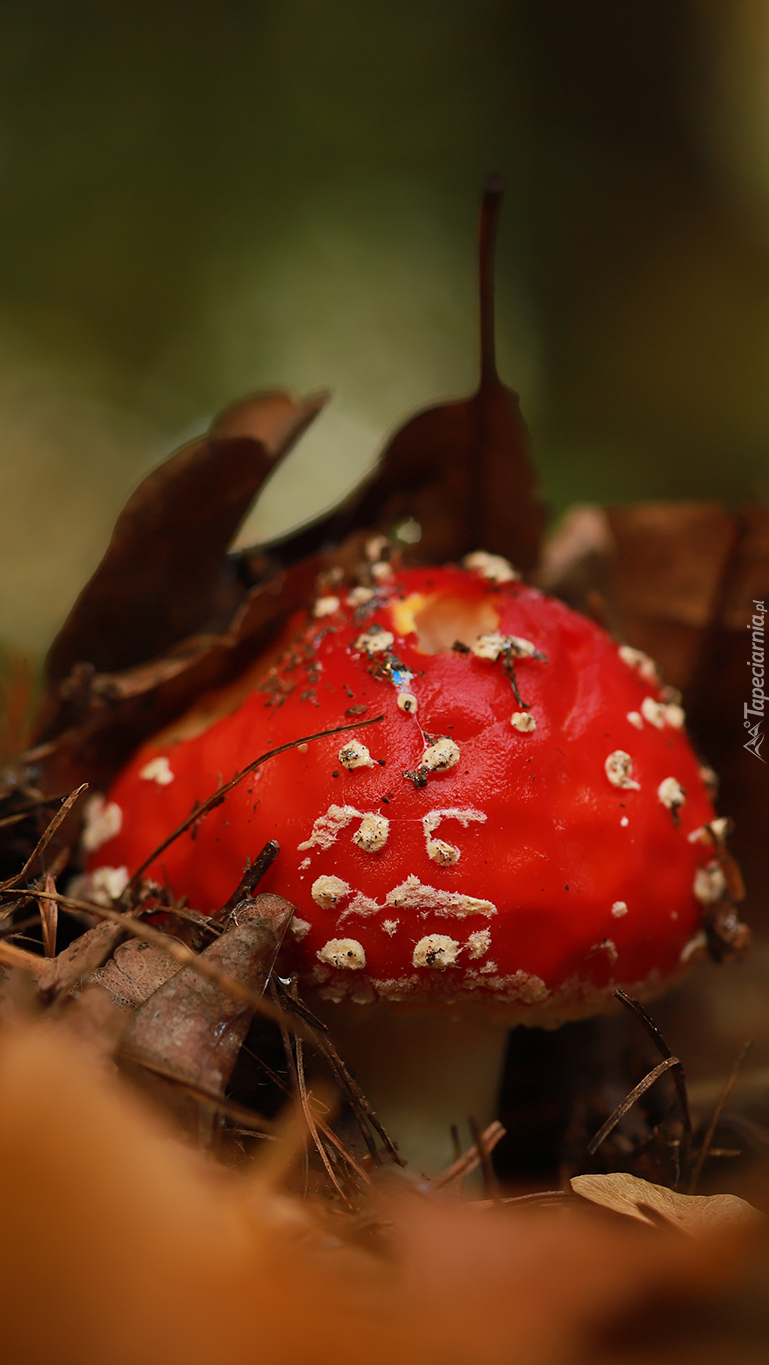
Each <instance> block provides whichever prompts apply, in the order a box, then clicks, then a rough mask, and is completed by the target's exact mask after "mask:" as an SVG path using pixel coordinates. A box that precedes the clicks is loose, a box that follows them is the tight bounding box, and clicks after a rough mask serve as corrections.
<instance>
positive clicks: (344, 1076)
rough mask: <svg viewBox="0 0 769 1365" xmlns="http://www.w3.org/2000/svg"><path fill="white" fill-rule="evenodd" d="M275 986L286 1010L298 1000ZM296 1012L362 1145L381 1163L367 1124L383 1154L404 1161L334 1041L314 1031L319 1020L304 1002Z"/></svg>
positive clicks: (326, 1033)
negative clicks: (343, 1101)
mask: <svg viewBox="0 0 769 1365" xmlns="http://www.w3.org/2000/svg"><path fill="white" fill-rule="evenodd" d="M278 989H279V991H280V994H281V996H282V999H283V1003H284V1005H285V1007H286V1008H287V1009H288V1010H294V1009H295V1008H296V1006H297V1005H298V1004H299V1003H300V1002H299V1001H297V1000H295V999H294V997H293V996H292V995H290V994H289V991H288V989H287V988H286V986H285V984H284V983H283V982H282V981H279V982H278ZM296 1012H297V1013H298V1014H299V1015H300V1017H301V1018H302V1019H303V1021H304V1024H305V1027H306V1028H307V1029H308V1031H309V1033H310V1036H311V1041H312V1043H313V1045H314V1046H315V1047H316V1048H317V1050H318V1052H319V1053H320V1054H321V1056H322V1057H325V1059H326V1061H327V1062H328V1065H329V1067H330V1069H331V1072H332V1074H333V1076H334V1078H335V1080H336V1081H337V1083H338V1084H339V1086H340V1087H341V1089H342V1090H343V1092H344V1093H345V1095H346V1096H347V1099H348V1101H349V1103H350V1106H351V1108H352V1110H353V1113H354V1114H355V1117H356V1119H357V1121H358V1126H359V1128H360V1130H361V1133H362V1135H363V1138H364V1140H365V1143H366V1146H367V1147H368V1149H369V1152H370V1154H371V1156H372V1157H373V1158H374V1160H375V1161H376V1162H377V1163H381V1159H382V1158H381V1155H380V1153H379V1150H378V1148H377V1146H376V1143H375V1142H373V1140H372V1138H371V1134H370V1133H369V1131H368V1125H369V1124H370V1125H371V1127H372V1128H373V1129H374V1132H375V1133H377V1134H378V1136H379V1137H380V1138H381V1139H382V1142H383V1143H384V1146H385V1148H386V1150H387V1154H388V1156H389V1157H390V1159H391V1160H392V1161H394V1162H396V1164H397V1165H398V1166H403V1165H405V1162H404V1161H402V1160H401V1158H400V1157H399V1156H398V1149H397V1147H396V1146H395V1143H394V1142H393V1141H392V1139H391V1138H390V1137H389V1135H388V1134H387V1132H386V1131H385V1129H384V1128H383V1127H382V1124H381V1123H380V1122H379V1119H378V1118H377V1116H376V1114H375V1113H374V1111H373V1109H372V1108H371V1105H370V1104H369V1102H368V1100H367V1099H366V1096H365V1095H364V1094H363V1091H362V1090H361V1088H360V1086H359V1085H358V1082H357V1081H356V1080H355V1078H354V1077H353V1076H351V1075H350V1072H349V1071H348V1070H347V1067H346V1066H345V1064H344V1062H343V1061H342V1058H341V1057H340V1056H339V1053H338V1052H337V1050H336V1048H335V1047H334V1044H333V1043H332V1041H331V1038H330V1036H329V1034H328V1031H327V1030H326V1032H325V1033H322V1034H318V1033H316V1032H315V1028H316V1027H317V1026H318V1025H319V1024H320V1021H319V1020H316V1019H314V1017H313V1015H312V1014H311V1013H310V1011H309V1010H308V1009H307V1007H306V1005H305V1006H302V1007H301V1008H300V1009H298V1010H297V1011H296ZM320 1027H321V1028H324V1027H325V1026H324V1025H323V1024H320Z"/></svg>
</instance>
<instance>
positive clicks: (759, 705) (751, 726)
mask: <svg viewBox="0 0 769 1365" xmlns="http://www.w3.org/2000/svg"><path fill="white" fill-rule="evenodd" d="M753 606H754V607H755V612H754V613H753V616H752V618H751V620H750V621H749V622H748V630H749V631H750V641H751V652H750V658H749V659H748V668H750V669H752V675H751V693H750V701H749V702H745V703H744V705H743V724H744V726H745V729H746V730H747V731H748V734H749V735H750V738H749V739H748V741H747V743H745V744H743V746H742V747H743V749H747V750H748V752H749V753H751V754H754V755H755V757H756V758H760V759H761V762H762V763H766V759H765V758H762V757H761V745H762V744H763V742H764V732H763V729H762V726H763V724H764V717H765V714H766V710H765V708H766V693H765V692H764V680H765V674H764V618H765V616H766V607H765V606H764V603H763V602H757V601H756V600H755V599H754V600H753Z"/></svg>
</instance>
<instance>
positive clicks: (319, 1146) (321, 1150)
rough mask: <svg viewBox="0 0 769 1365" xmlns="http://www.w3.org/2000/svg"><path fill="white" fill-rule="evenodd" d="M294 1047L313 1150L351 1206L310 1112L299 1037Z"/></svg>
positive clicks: (300, 1090)
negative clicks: (313, 1145)
mask: <svg viewBox="0 0 769 1365" xmlns="http://www.w3.org/2000/svg"><path fill="white" fill-rule="evenodd" d="M294 1047H295V1049H296V1075H297V1080H298V1082H299V1102H300V1104H301V1106H302V1113H303V1114H304V1121H305V1123H306V1124H307V1127H308V1129H309V1132H310V1136H311V1138H312V1140H313V1143H314V1144H315V1150H316V1152H317V1153H318V1156H319V1157H320V1159H321V1161H322V1162H323V1165H324V1166H325V1168H326V1175H327V1176H328V1178H329V1180H330V1181H331V1184H332V1185H333V1186H334V1189H335V1190H336V1192H337V1194H338V1195H339V1197H340V1199H342V1200H344V1202H345V1204H347V1205H349V1207H351V1208H352V1207H354V1206H353V1205H352V1203H351V1200H350V1198H349V1196H348V1195H347V1194H345V1191H344V1190H343V1189H342V1186H341V1185H340V1184H339V1181H338V1180H337V1178H336V1173H335V1171H334V1168H333V1166H332V1165H331V1162H330V1160H329V1156H328V1152H327V1151H326V1147H325V1144H324V1142H323V1140H322V1138H321V1136H320V1133H319V1132H318V1128H317V1125H316V1123H315V1115H314V1114H313V1112H312V1104H311V1097H310V1095H309V1094H308V1093H307V1084H306V1081H305V1078H304V1048H303V1047H302V1040H301V1038H296V1039H295V1041H294Z"/></svg>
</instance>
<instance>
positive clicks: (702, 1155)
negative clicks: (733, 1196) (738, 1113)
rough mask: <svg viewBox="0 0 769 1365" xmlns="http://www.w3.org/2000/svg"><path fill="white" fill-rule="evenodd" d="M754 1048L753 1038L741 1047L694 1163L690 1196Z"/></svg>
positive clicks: (693, 1192) (694, 1190) (694, 1191)
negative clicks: (737, 1082) (744, 1066)
mask: <svg viewBox="0 0 769 1365" xmlns="http://www.w3.org/2000/svg"><path fill="white" fill-rule="evenodd" d="M752 1046H753V1039H752V1038H751V1039H750V1040H749V1041H748V1042H747V1043H744V1044H743V1046H742V1047H741V1049H740V1052H739V1055H738V1057H737V1058H736V1060H735V1062H734V1065H733V1067H732V1069H731V1072H730V1073H729V1079H728V1080H727V1082H726V1085H725V1086H724V1088H723V1090H722V1092H721V1095H720V1097H719V1100H718V1104H717V1105H716V1107H715V1109H714V1110H713V1117H712V1119H711V1120H710V1123H709V1125H708V1131H707V1132H706V1134H705V1137H704V1139H703V1142H702V1146H701V1147H700V1150H699V1152H698V1154H697V1160H696V1161H695V1163H694V1170H693V1171H692V1175H691V1180H690V1181H689V1194H695V1193H696V1191H697V1185H698V1184H699V1179H700V1176H701V1175H702V1168H703V1166H704V1165H705V1162H706V1161H707V1159H708V1156H709V1154H710V1152H711V1150H712V1148H713V1138H714V1137H715V1132H716V1129H717V1127H718V1124H719V1121H720V1118H721V1115H722V1113H723V1111H724V1106H725V1105H726V1103H727V1101H728V1099H729V1096H730V1095H731V1093H732V1091H733V1089H734V1086H735V1082H736V1080H737V1076H738V1075H739V1072H740V1069H741V1067H742V1064H743V1062H744V1061H745V1058H746V1057H747V1055H748V1053H749V1052H750V1049H751V1048H752ZM714 1155H715V1153H714Z"/></svg>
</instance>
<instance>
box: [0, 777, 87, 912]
mask: <svg viewBox="0 0 769 1365" xmlns="http://www.w3.org/2000/svg"><path fill="white" fill-rule="evenodd" d="M87 790H88V783H87V782H84V783H83V784H82V786H80V787H77V788H76V790H75V791H73V792H70V794H69V796H68V797H67V799H66V801H65V802H64V803H63V804H62V806H61V807H60V808H59V810H57V812H56V814H55V815H54V817H53V819H52V821H51V823H50V824H49V826H48V828H47V829H46V831H45V833H44V834H43V835H42V836H41V838H40V839H39V840H38V842H37V844H36V845H35V848H34V849H33V851H32V852H31V853H30V855H29V857H28V858H27V861H26V862H25V864H24V866H23V868H22V869H21V872H17V873H16V876H15V877H9V878H8V880H7V881H5V882H0V891H8V890H10V888H11V887H12V886H18V885H19V882H23V881H24V880H25V878H26V877H27V876H28V874H29V872H30V869H31V868H33V867H34V865H35V863H36V862H37V859H38V858H39V857H40V856H41V855H42V854H43V853H44V852H45V850H46V848H47V847H48V845H49V844H50V842H51V840H52V838H53V836H54V834H55V833H56V831H57V829H58V828H59V826H60V825H61V824H62V823H63V821H64V820H66V818H67V816H68V815H69V813H70V811H71V810H72V807H73V806H74V804H75V802H76V801H77V799H78V797H79V796H82V794H83V792H84V791H87Z"/></svg>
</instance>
